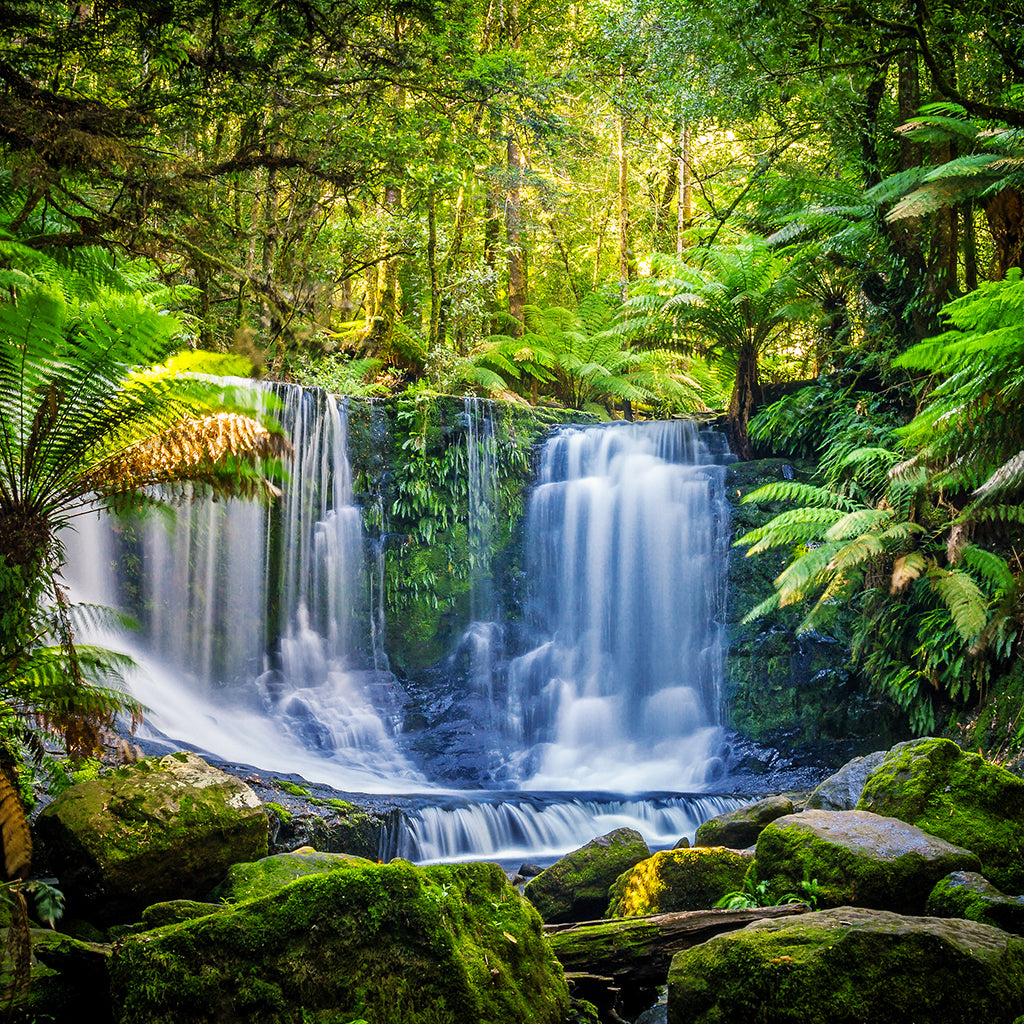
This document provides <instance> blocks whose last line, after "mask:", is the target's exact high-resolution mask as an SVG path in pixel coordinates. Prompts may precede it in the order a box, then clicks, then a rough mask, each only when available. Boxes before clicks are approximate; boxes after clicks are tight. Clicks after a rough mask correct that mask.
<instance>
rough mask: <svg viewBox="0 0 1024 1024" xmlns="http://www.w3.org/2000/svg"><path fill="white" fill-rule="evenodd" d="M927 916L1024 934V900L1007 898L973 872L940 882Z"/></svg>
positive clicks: (952, 876) (929, 899) (949, 876)
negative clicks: (954, 918)
mask: <svg viewBox="0 0 1024 1024" xmlns="http://www.w3.org/2000/svg"><path fill="white" fill-rule="evenodd" d="M925 913H926V914H928V915H930V916H932V917H959V918H963V919H964V920H967V921H979V922H980V923H981V924H990V925H993V926H994V927H996V928H1003V929H1005V930H1006V931H1009V932H1016V933H1017V934H1018V935H1020V934H1021V933H1024V896H1017V897H1011V896H1007V895H1006V894H1005V893H1002V892H1000V891H999V890H998V889H997V888H996V887H995V886H994V885H992V883H991V882H989V881H988V880H987V879H985V878H984V877H983V876H982V875H979V874H976V873H974V872H970V871H955V872H953V873H952V874H950V875H948V876H947V877H945V878H943V879H941V881H939V882H938V883H937V884H936V886H935V888H934V889H933V890H932V892H931V895H930V896H929V897H928V903H927V905H926V906H925Z"/></svg>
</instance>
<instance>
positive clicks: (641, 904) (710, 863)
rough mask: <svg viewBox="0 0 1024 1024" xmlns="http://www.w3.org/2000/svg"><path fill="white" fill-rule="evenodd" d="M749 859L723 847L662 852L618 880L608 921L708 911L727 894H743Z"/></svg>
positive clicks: (744, 853)
mask: <svg viewBox="0 0 1024 1024" xmlns="http://www.w3.org/2000/svg"><path fill="white" fill-rule="evenodd" d="M753 859H754V855H753V854H752V853H750V852H749V851H747V850H728V849H725V848H724V847H721V846H694V847H692V848H691V849H688V850H686V849H683V850H661V851H660V852H658V853H656V854H654V855H653V856H652V857H648V858H647V860H642V861H641V862H640V863H639V864H637V865H636V866H635V867H632V868H630V869H629V870H628V871H626V872H624V873H623V874H622V875H620V876H619V877H618V878H617V879H616V881H615V883H614V885H612V887H611V890H610V891H609V893H608V897H609V902H608V914H607V916H608V917H638V916H640V915H642V914H667V913H669V912H671V911H674V910H710V909H711V908H712V907H713V906H714V905H715V904H716V903H717V902H718V901H719V900H720V899H721V898H722V897H723V896H724V895H725V894H726V893H729V892H735V891H737V890H739V889H742V888H743V878H744V876H745V875H746V873H747V871H748V870H749V869H750V865H751V863H752V862H753Z"/></svg>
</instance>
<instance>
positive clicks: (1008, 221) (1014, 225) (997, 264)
mask: <svg viewBox="0 0 1024 1024" xmlns="http://www.w3.org/2000/svg"><path fill="white" fill-rule="evenodd" d="M985 217H986V219H987V220H988V228H989V231H991V232H992V241H993V242H995V246H996V251H995V256H994V258H993V266H992V273H991V276H992V279H993V280H995V281H1002V279H1003V278H1004V277H1006V272H1007V271H1008V270H1009V269H1010V268H1011V267H1024V196H1022V195H1021V193H1020V192H1019V191H1018V190H1017V189H1015V188H1004V189H1003V190H1002V192H997V193H996V194H995V195H994V196H993V197H992V198H991V199H989V200H988V202H987V203H986V204H985Z"/></svg>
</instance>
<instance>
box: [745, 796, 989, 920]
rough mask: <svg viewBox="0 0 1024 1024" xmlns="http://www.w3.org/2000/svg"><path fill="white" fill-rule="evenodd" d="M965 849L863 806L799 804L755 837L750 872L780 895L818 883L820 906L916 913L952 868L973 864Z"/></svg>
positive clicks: (969, 867)
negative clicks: (819, 808) (811, 808)
mask: <svg viewBox="0 0 1024 1024" xmlns="http://www.w3.org/2000/svg"><path fill="white" fill-rule="evenodd" d="M977 869H978V858H977V857H975V855H974V854H973V853H971V852H970V851H969V850H964V849H962V848H961V847H958V846H953V845H952V844H951V843H948V842H946V841H945V840H944V839H938V838H936V837H935V836H930V835H928V834H927V833H926V832H923V831H922V830H921V829H919V828H915V827H914V826H913V825H908V824H907V823H906V822H905V821H899V820H898V819H896V818H883V817H881V816H880V815H877V814H871V813H870V812H869V811H804V812H803V813H802V814H791V815H787V816H786V817H784V818H777V819H776V820H775V821H773V822H772V823H771V824H770V825H768V826H767V827H766V828H765V829H764V831H763V832H762V833H761V835H760V837H759V838H758V840H757V851H756V858H755V861H754V873H755V876H756V880H757V881H762V882H767V883H768V885H769V888H770V890H771V892H772V894H773V895H774V896H775V897H776V898H779V897H781V896H783V895H785V894H786V893H789V892H797V891H798V890H799V888H800V885H801V883H803V882H812V883H816V885H815V895H816V897H817V899H818V902H819V904H820V905H821V906H825V907H836V906H841V905H843V904H851V905H853V906H858V907H876V908H878V909H883V910H884V909H892V910H896V911H898V912H899V913H905V914H916V913H920V912H921V911H922V910H923V909H924V905H925V901H926V900H927V899H928V894H929V893H930V892H931V891H932V889H933V888H934V887H935V883H936V882H937V881H938V880H939V879H940V878H943V877H945V876H946V875H948V874H949V873H950V872H951V871H959V870H965V871H976V870H977Z"/></svg>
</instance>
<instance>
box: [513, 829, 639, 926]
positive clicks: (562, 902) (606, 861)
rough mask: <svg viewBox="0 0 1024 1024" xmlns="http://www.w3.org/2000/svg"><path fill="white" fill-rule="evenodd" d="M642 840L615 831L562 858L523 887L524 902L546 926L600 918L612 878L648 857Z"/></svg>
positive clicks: (630, 833) (629, 832) (624, 831)
mask: <svg viewBox="0 0 1024 1024" xmlns="http://www.w3.org/2000/svg"><path fill="white" fill-rule="evenodd" d="M650 853H651V851H650V850H649V849H648V848H647V844H646V843H645V842H644V839H643V836H641V835H640V833H639V832H636V831H634V830H633V829H629V828H620V829H616V830H615V831H614V832H609V833H608V835H606V836H599V837H598V838H597V839H592V840H591V841H590V842H589V843H587V845H586V846H583V847H581V848H580V849H579V850H574V851H573V852H572V853H568V854H566V855H565V856H564V857H563V858H562V859H561V860H559V861H556V862H555V863H554V864H552V865H551V867H549V868H547V869H545V870H544V871H542V872H541V873H540V874H539V875H537V877H536V878H534V879H532V880H531V881H530V882H529V883H527V886H526V889H525V890H524V891H525V893H526V896H527V898H528V899H529V900H530V901H531V902H532V903H533V904H534V906H535V907H536V908H537V909H538V910H539V911H540V915H541V917H543V918H544V920H545V921H547V922H548V923H555V922H559V921H586V920H589V919H594V918H598V917H601V916H603V915H604V912H605V910H606V909H607V906H608V890H609V888H610V887H611V885H612V883H613V882H614V881H615V879H616V878H618V877H619V875H621V874H622V873H623V872H624V871H628V870H629V869H630V868H631V867H633V866H634V865H635V864H638V863H640V861H642V860H645V859H646V858H647V857H649V856H650Z"/></svg>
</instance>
